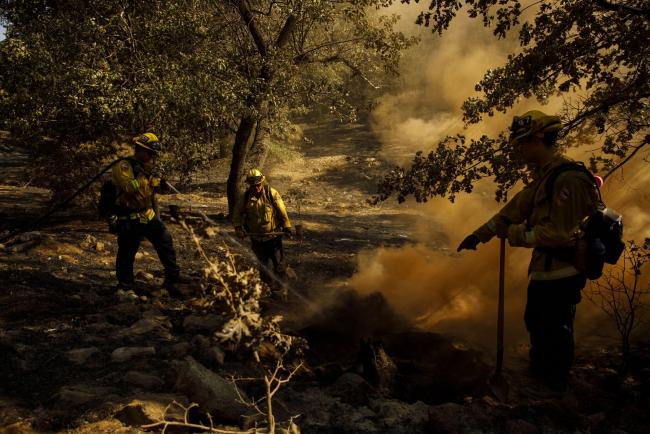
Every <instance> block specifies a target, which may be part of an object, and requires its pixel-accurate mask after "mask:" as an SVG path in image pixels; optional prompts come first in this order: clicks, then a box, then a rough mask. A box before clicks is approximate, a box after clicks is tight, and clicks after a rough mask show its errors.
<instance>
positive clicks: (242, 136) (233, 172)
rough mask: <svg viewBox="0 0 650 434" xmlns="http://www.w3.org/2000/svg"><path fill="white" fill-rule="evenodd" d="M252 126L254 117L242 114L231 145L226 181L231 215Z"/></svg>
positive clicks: (230, 214) (238, 189) (238, 190)
mask: <svg viewBox="0 0 650 434" xmlns="http://www.w3.org/2000/svg"><path fill="white" fill-rule="evenodd" d="M254 126H255V119H254V118H253V117H252V116H243V117H242V118H241V120H240V121H239V127H237V133H236V134H235V143H234V144H233V146H232V160H231V162H230V173H229V174H228V182H227V183H226V192H227V195H228V215H229V216H232V211H233V209H234V208H235V203H236V201H237V198H238V197H239V192H240V185H239V183H240V182H241V179H242V177H243V175H244V173H243V172H244V165H245V163H246V155H247V154H248V147H249V146H248V142H249V141H250V137H251V134H252V133H253V127H254Z"/></svg>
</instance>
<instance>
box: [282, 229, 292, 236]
mask: <svg viewBox="0 0 650 434" xmlns="http://www.w3.org/2000/svg"><path fill="white" fill-rule="evenodd" d="M282 232H283V233H284V235H286V236H287V238H293V229H292V228H290V227H289V228H282Z"/></svg>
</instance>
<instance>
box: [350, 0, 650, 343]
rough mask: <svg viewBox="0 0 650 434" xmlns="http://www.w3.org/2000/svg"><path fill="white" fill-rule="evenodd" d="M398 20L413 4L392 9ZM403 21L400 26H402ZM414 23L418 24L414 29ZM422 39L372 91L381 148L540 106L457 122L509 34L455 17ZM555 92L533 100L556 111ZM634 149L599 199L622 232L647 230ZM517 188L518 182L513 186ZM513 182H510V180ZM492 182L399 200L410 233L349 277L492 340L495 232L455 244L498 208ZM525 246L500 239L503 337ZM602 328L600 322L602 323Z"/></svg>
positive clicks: (518, 303)
mask: <svg viewBox="0 0 650 434" xmlns="http://www.w3.org/2000/svg"><path fill="white" fill-rule="evenodd" d="M400 12H402V14H403V15H404V20H405V22H407V23H408V22H409V20H411V19H412V18H413V16H412V15H413V14H414V12H413V11H411V10H409V9H404V8H402V9H400ZM404 30H407V27H405V28H404ZM418 31H420V30H418ZM421 37H422V43H421V44H420V46H419V47H417V48H415V49H413V50H412V51H411V52H410V53H409V55H408V56H407V59H406V60H405V61H404V62H403V64H402V70H401V73H402V79H401V82H400V85H399V86H398V88H397V89H396V90H395V91H394V92H391V93H390V94H388V95H386V96H385V97H383V98H382V99H381V101H380V102H379V104H378V107H377V109H376V110H375V111H374V113H373V118H372V121H373V127H374V130H375V132H376V134H377V136H378V137H379V139H380V140H381V142H382V144H383V152H382V153H383V157H384V158H387V159H388V160H390V161H392V162H393V163H395V164H400V165H404V164H407V163H408V161H409V159H410V158H412V156H413V153H414V152H415V151H417V150H424V151H428V150H430V149H432V148H433V147H434V146H435V144H436V143H437V142H438V141H439V140H440V139H442V138H443V137H444V136H446V135H450V134H455V133H463V134H465V135H467V136H468V137H477V136H479V135H481V134H494V133H496V132H498V131H501V130H503V129H505V127H506V126H507V124H508V120H509V119H510V118H511V116H512V115H513V114H516V113H521V112H524V111H526V110H530V109H532V108H539V107H540V104H539V103H538V102H536V101H521V102H519V103H518V104H517V106H516V107H514V108H513V109H512V111H511V112H510V113H507V114H505V115H497V116H494V117H491V118H487V119H486V120H485V121H484V122H482V123H481V124H479V125H475V126H472V127H470V128H469V129H468V130H464V129H463V123H462V114H461V111H460V106H461V103H462V101H463V100H464V99H465V98H467V97H468V96H470V95H472V93H473V91H474V86H475V84H476V82H478V80H480V78H481V77H482V76H483V74H484V73H485V72H486V71H487V70H488V68H493V67H495V66H498V65H501V64H502V63H503V62H504V61H505V59H506V56H507V54H508V53H509V52H512V51H513V50H515V49H516V47H517V44H516V41H513V40H506V41H497V40H496V39H495V38H494V37H493V36H492V35H491V33H490V31H489V30H486V29H483V28H482V26H481V24H480V22H479V21H478V20H473V21H470V20H468V19H464V18H463V19H459V20H457V21H455V22H454V23H453V24H452V27H451V28H450V29H449V31H448V32H447V33H445V34H444V35H443V37H438V36H434V35H430V34H429V33H428V32H427V31H425V32H424V33H422V34H421ZM561 106H562V101H561V100H560V99H559V98H557V99H554V100H551V101H548V102H547V104H546V105H544V106H543V108H542V110H544V111H545V112H548V113H557V112H559V111H560V108H561ZM593 148H594V146H589V144H586V146H585V147H581V148H579V149H571V151H570V153H569V155H570V156H572V157H573V158H576V159H580V160H587V159H588V157H589V155H590V154H589V151H588V150H591V149H593ZM646 164H647V163H646V162H644V161H642V160H641V159H639V160H638V161H633V162H632V164H630V165H629V166H628V167H627V168H626V169H625V172H624V174H625V175H626V176H625V177H624V178H623V179H620V176H618V177H617V179H611V180H608V183H607V185H606V187H605V188H604V189H603V193H604V198H605V201H606V203H607V204H608V205H609V206H610V207H613V208H615V209H617V210H619V211H621V212H623V214H624V215H625V220H626V228H627V229H626V239H636V240H642V239H643V237H646V236H650V234H649V233H648V228H649V227H650V214H649V213H648V210H649V209H650V207H649V206H648V205H650V200H649V198H648V193H647V191H648V188H647V187H648V186H649V185H650V171H648V170H647V166H645V165H646ZM519 188H521V187H519ZM519 188H515V191H517V190H519ZM493 192H494V187H493V186H492V185H490V183H489V182H487V181H486V182H482V183H480V185H478V186H477V189H476V191H475V192H474V193H473V194H471V195H465V196H461V197H459V198H458V200H457V201H456V203H453V204H452V203H450V202H449V201H447V200H445V199H435V200H432V201H430V202H428V203H427V204H415V203H407V204H405V205H404V206H407V207H414V208H416V209H418V210H421V211H422V212H423V213H424V214H425V215H426V217H423V218H422V219H421V223H420V225H419V226H418V227H416V228H413V234H414V235H415V236H416V238H417V240H418V243H417V244H413V245H408V246H406V247H403V248H381V249H379V250H373V251H366V252H363V253H362V254H360V255H359V258H358V269H359V271H358V273H357V274H356V275H355V276H354V277H353V278H352V279H351V281H350V285H351V286H352V287H353V288H355V289H356V290H358V291H359V292H360V293H362V294H370V293H373V292H381V293H382V294H383V295H384V296H385V297H386V298H387V300H388V301H389V303H390V304H391V305H392V306H393V307H394V308H395V309H396V311H397V312H398V313H400V314H402V315H405V316H408V317H410V318H411V319H413V320H414V321H415V322H416V323H417V324H419V325H420V326H421V327H424V328H427V329H430V330H435V331H445V332H450V333H454V334H456V335H458V336H459V337H461V338H464V339H469V340H471V341H472V342H473V343H475V344H476V343H483V344H485V345H486V346H491V345H492V344H493V342H494V338H493V337H494V330H495V327H494V324H495V322H496V297H497V291H498V265H499V264H498V261H499V254H498V241H497V240H496V239H495V240H493V241H491V242H490V243H488V244H487V245H480V246H479V250H478V251H477V252H463V253H461V254H457V253H456V252H455V248H456V246H457V245H458V243H459V242H460V241H461V240H462V239H463V237H465V236H466V235H468V234H469V233H471V232H472V231H473V230H474V229H476V228H477V227H478V226H479V225H481V224H482V223H484V222H485V221H487V220H488V219H489V218H490V217H491V216H492V215H493V214H494V212H496V210H498V208H499V205H498V204H496V203H495V202H494V199H493V197H494V194H493ZM441 233H443V234H444V236H441V235H440V234H441ZM529 259H530V250H527V249H521V248H517V249H515V248H508V254H507V260H506V262H507V264H506V265H507V267H506V276H507V277H506V322H507V334H508V338H509V342H510V344H513V343H516V342H522V341H523V339H524V338H525V336H526V331H525V329H524V326H523V320H522V318H523V307H524V305H525V297H526V296H525V294H526V283H527V276H526V269H527V265H528V261H529ZM597 315H598V310H597V309H596V308H595V307H594V306H592V305H590V304H589V303H588V302H583V303H582V304H581V305H580V307H579V310H578V322H577V333H578V334H579V335H580V334H581V333H582V334H589V333H592V332H593V331H594V330H595V328H596V327H595V324H597V325H598V327H601V326H600V324H601V323H600V321H598V322H596V320H595V318H596V317H597ZM601 328H602V327H601Z"/></svg>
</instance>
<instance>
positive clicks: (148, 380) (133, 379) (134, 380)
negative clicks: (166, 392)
mask: <svg viewBox="0 0 650 434" xmlns="http://www.w3.org/2000/svg"><path fill="white" fill-rule="evenodd" d="M124 381H125V382H126V383H128V384H132V385H134V386H139V387H142V388H143V389H149V390H154V389H158V388H160V387H161V386H162V385H163V384H164V381H163V380H161V379H160V378H158V377H156V376H155V375H152V374H148V373H146V372H141V371H129V372H127V373H126V375H124Z"/></svg>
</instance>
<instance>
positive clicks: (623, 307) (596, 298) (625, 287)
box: [586, 238, 650, 370]
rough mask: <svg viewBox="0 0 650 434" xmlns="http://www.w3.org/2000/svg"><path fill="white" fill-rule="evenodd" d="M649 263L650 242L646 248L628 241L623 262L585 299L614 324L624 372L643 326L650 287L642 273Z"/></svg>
mask: <svg viewBox="0 0 650 434" xmlns="http://www.w3.org/2000/svg"><path fill="white" fill-rule="evenodd" d="M649 260H650V239H648V238H646V240H645V242H644V244H643V246H639V245H637V244H636V243H635V242H634V241H628V245H627V247H626V249H625V252H624V253H623V260H622V261H620V262H619V264H617V265H616V266H614V267H612V268H611V269H610V270H608V271H607V272H605V273H604V274H603V276H602V277H601V278H600V279H599V280H596V281H594V282H592V283H591V286H590V290H589V292H587V294H586V296H587V298H588V299H589V301H591V302H592V303H594V304H595V305H596V306H598V307H599V308H600V309H601V310H602V311H603V312H605V314H606V315H607V316H608V317H609V318H611V319H612V320H613V321H614V325H615V326H616V331H617V332H618V335H619V338H620V348H621V354H622V358H623V369H624V370H626V369H627V368H628V365H629V362H630V356H631V350H632V342H633V338H634V332H635V331H636V330H637V329H638V328H639V326H640V325H641V324H642V323H643V317H644V314H645V313H646V312H645V307H646V306H645V303H644V301H645V299H646V297H647V296H648V295H649V294H650V284H644V283H643V282H642V280H641V273H642V269H643V268H644V265H645V264H646V263H647V262H648V261H649Z"/></svg>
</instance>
